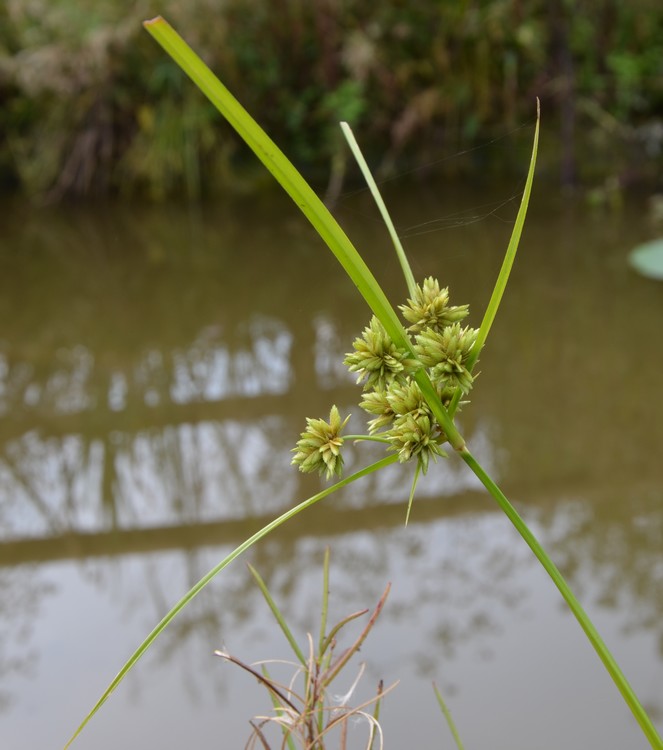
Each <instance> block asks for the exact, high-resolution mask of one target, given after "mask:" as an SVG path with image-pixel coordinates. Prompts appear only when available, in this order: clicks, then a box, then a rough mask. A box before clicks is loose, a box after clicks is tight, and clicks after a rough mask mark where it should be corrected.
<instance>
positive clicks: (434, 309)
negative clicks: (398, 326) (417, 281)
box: [399, 276, 469, 333]
mask: <svg viewBox="0 0 663 750" xmlns="http://www.w3.org/2000/svg"><path fill="white" fill-rule="evenodd" d="M399 309H400V311H401V312H402V313H403V317H404V318H405V319H406V320H407V321H408V322H409V323H411V324H412V325H410V327H409V328H408V330H409V331H412V333H421V331H424V330H426V329H431V330H433V331H437V332H441V331H442V330H443V329H444V328H446V326H450V325H453V324H454V323H457V322H458V321H460V320H463V318H465V317H467V314H468V311H469V306H468V305H449V288H448V287H445V288H444V289H440V282H439V281H438V280H437V279H434V278H433V277H432V276H429V277H428V278H427V279H424V283H423V284H422V285H421V286H419V285H417V288H416V290H415V293H414V298H413V299H409V300H408V301H407V305H400V307H399Z"/></svg>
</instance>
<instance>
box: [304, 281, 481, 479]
mask: <svg viewBox="0 0 663 750" xmlns="http://www.w3.org/2000/svg"><path fill="white" fill-rule="evenodd" d="M399 309H400V310H401V312H402V314H403V317H404V318H405V320H406V321H407V322H408V323H409V326H408V328H407V332H408V333H409V335H410V344H411V346H410V348H408V349H403V348H399V347H398V346H397V345H396V344H395V343H394V342H393V341H392V340H391V339H390V337H389V335H388V334H387V332H386V331H385V330H384V327H383V326H382V324H381V323H380V321H379V320H378V319H377V318H376V317H375V316H373V318H372V319H371V321H370V323H369V325H368V326H367V327H366V328H365V329H364V331H363V333H362V335H361V336H360V337H358V338H357V339H355V341H354V343H353V351H352V352H350V353H349V354H347V355H346V357H345V360H344V363H345V365H346V366H347V367H348V369H349V370H350V372H352V373H355V374H356V375H357V382H358V383H361V384H362V385H363V394H362V399H361V402H360V404H359V405H360V406H361V408H362V409H363V410H364V411H366V412H367V413H368V414H369V415H370V417H371V419H370V420H369V422H368V430H369V433H370V434H371V435H379V436H380V437H382V438H384V439H385V440H386V441H387V442H388V444H389V448H390V449H391V450H394V451H397V453H398V457H399V460H400V461H402V462H405V461H409V460H411V459H413V458H416V459H417V461H418V462H419V466H420V468H421V470H422V471H423V472H424V473H425V472H426V470H427V469H428V466H429V463H430V460H431V459H432V460H433V461H435V460H437V458H438V456H446V453H445V452H444V450H443V449H442V446H443V444H444V443H445V442H446V440H447V436H446V435H445V434H444V432H443V431H442V429H441V428H440V426H439V425H438V423H437V421H436V419H435V417H434V416H433V414H432V412H431V410H430V407H429V406H428V404H427V403H426V399H425V398H424V396H423V394H422V392H421V389H420V388H419V385H418V384H417V382H416V380H415V379H414V374H415V373H416V372H417V370H419V369H420V368H422V367H423V368H425V370H426V372H427V374H428V376H429V378H430V380H431V382H432V383H433V385H434V387H435V389H436V391H437V393H438V395H439V397H440V399H441V401H442V403H443V404H444V405H445V406H448V405H449V403H450V401H451V399H452V398H453V396H454V394H455V392H456V391H457V390H458V389H460V391H461V394H462V395H466V394H467V393H468V392H469V391H470V389H471V388H472V385H473V381H474V379H473V376H472V373H471V372H470V369H469V367H468V359H469V356H470V352H471V350H472V347H473V346H474V344H475V342H476V338H477V333H478V332H477V331H476V330H475V329H473V328H470V327H462V326H461V321H462V320H464V318H466V317H467V315H468V313H469V308H468V305H450V304H449V290H448V288H444V289H442V288H440V284H439V282H438V281H437V280H436V279H434V278H432V277H429V278H427V279H425V280H424V282H423V284H422V285H421V286H417V287H416V290H415V294H414V296H413V298H412V299H409V300H408V301H407V304H406V305H401V306H400V308H399ZM413 355H414V356H413ZM345 421H347V419H346V420H345ZM345 421H344V422H343V423H341V420H340V416H339V415H338V410H337V409H336V407H334V408H333V409H332V414H330V421H329V423H326V422H324V421H323V420H311V419H308V420H307V425H308V429H307V431H306V432H305V433H302V438H301V440H300V441H299V442H298V443H297V447H296V448H295V451H296V455H295V457H294V459H293V463H295V464H297V465H298V466H299V468H300V470H301V471H315V470H318V471H320V473H326V475H327V477H330V476H332V475H334V474H338V473H339V472H340V470H341V467H342V460H341V456H340V447H341V445H342V442H343V440H342V438H340V430H341V429H342V427H343V425H344V424H345Z"/></svg>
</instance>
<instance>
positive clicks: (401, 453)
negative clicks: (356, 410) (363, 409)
mask: <svg viewBox="0 0 663 750" xmlns="http://www.w3.org/2000/svg"><path fill="white" fill-rule="evenodd" d="M388 437H389V441H390V442H391V447H392V449H393V450H396V451H398V460H399V461H400V462H401V463H405V461H409V460H410V459H411V458H414V457H416V458H417V459H418V461H419V465H420V466H421V470H422V471H423V473H424V474H425V473H426V472H427V471H428V464H429V461H430V458H431V457H432V458H433V460H434V461H435V460H437V457H438V456H444V457H446V455H447V454H446V453H445V452H444V451H443V450H442V446H441V443H443V442H444V441H445V440H446V436H445V435H444V433H441V432H440V431H439V429H438V428H437V427H436V425H435V422H434V421H433V420H432V419H431V418H430V417H428V416H425V415H421V416H418V417H415V416H413V415H412V414H405V415H404V416H402V417H398V418H397V419H395V420H394V424H393V426H392V428H391V429H390V430H389V435H388Z"/></svg>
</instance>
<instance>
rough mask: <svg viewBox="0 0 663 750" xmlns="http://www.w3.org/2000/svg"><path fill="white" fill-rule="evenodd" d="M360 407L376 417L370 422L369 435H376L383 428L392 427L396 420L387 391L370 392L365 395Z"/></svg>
mask: <svg viewBox="0 0 663 750" xmlns="http://www.w3.org/2000/svg"><path fill="white" fill-rule="evenodd" d="M359 406H361V408H362V409H363V410H364V411H367V412H368V413H369V414H375V415H376V416H375V417H374V418H373V419H371V420H369V422H368V433H369V435H374V434H375V433H376V432H377V431H378V430H380V429H381V428H382V427H386V426H387V425H390V424H391V423H392V421H393V419H394V412H393V410H392V408H391V405H390V404H389V400H388V398H387V394H386V392H385V391H369V392H368V393H364V395H363V396H362V399H361V401H360V402H359Z"/></svg>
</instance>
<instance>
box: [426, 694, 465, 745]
mask: <svg viewBox="0 0 663 750" xmlns="http://www.w3.org/2000/svg"><path fill="white" fill-rule="evenodd" d="M433 690H434V691H435V697H436V698H437V702H438V703H439V705H440V708H441V709H442V713H443V714H444V718H445V719H446V720H447V724H448V725H449V731H450V732H451V734H452V735H453V738H454V742H455V743H456V747H457V748H458V750H463V743H462V742H461V739H460V735H459V734H458V730H457V729H456V724H455V723H454V720H453V718H452V717H451V711H449V708H448V707H447V704H446V703H445V702H444V698H442V693H440V691H439V690H438V688H437V685H436V684H435V683H433Z"/></svg>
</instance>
